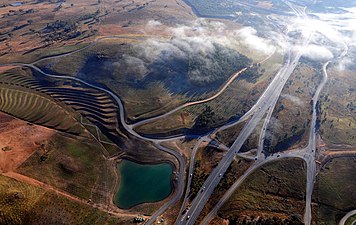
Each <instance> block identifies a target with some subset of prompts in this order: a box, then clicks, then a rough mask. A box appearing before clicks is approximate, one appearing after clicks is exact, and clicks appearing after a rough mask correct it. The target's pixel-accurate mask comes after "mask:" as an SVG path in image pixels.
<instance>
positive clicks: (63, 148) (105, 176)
mask: <svg viewBox="0 0 356 225" xmlns="http://www.w3.org/2000/svg"><path fill="white" fill-rule="evenodd" d="M101 148H102V146H100V145H98V144H97V143H96V142H92V141H90V140H83V139H75V138H72V137H66V136H63V135H59V134H57V135H54V136H53V137H52V138H51V139H49V140H48V141H46V142H43V143H40V149H39V150H38V151H36V152H35V153H34V154H33V155H32V156H31V157H30V158H29V159H28V160H27V161H25V162H24V163H23V164H22V165H21V166H20V167H19V168H18V172H20V173H22V174H24V175H27V176H30V177H33V178H35V179H37V180H40V181H42V182H44V183H47V184H50V185H53V186H54V187H57V188H59V189H61V190H64V191H66V192H68V193H71V194H73V195H75V196H78V197H79V198H82V199H85V200H88V199H92V200H93V201H94V202H99V203H107V202H108V201H109V196H110V193H112V189H113V185H115V175H114V172H113V168H111V166H112V165H110V164H109V162H107V161H106V160H105V159H104V157H103V156H102V152H101Z"/></svg>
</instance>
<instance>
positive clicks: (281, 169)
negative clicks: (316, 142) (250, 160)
mask: <svg viewBox="0 0 356 225" xmlns="http://www.w3.org/2000/svg"><path fill="white" fill-rule="evenodd" d="M305 182H306V174H305V163H304V162H303V161H302V160H300V159H283V160H278V161H274V162H270V163H268V164H266V165H264V166H262V167H261V168H259V169H258V170H256V171H255V172H253V173H252V174H251V175H250V176H249V177H248V178H247V179H246V180H245V181H244V182H243V184H242V185H241V186H240V187H239V188H238V189H237V190H236V191H235V192H234V193H233V195H232V196H231V198H230V199H229V200H228V202H226V203H225V204H224V205H223V207H222V208H221V210H220V211H219V213H218V214H219V216H220V217H222V218H225V219H229V218H230V219H232V218H243V217H245V216H256V215H259V216H262V217H263V218H271V217H273V216H277V217H280V218H286V217H288V216H290V215H292V214H298V215H300V217H301V216H302V215H303V213H304V205H305V202H304V194H305Z"/></svg>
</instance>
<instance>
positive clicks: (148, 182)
mask: <svg viewBox="0 0 356 225" xmlns="http://www.w3.org/2000/svg"><path fill="white" fill-rule="evenodd" d="M117 169H118V171H119V173H120V185H119V190H118V192H117V194H116V196H115V204H116V205H117V206H118V207H120V208H122V209H128V208H131V207H133V206H135V205H138V204H141V203H147V202H158V201H161V200H163V199H165V198H166V197H168V196H169V195H170V193H171V189H172V187H171V177H172V173H173V168H172V165H171V164H169V163H160V164H155V165H147V164H146V165H143V164H138V163H134V162H132V161H129V160H123V161H122V162H120V163H119V164H118V165H117Z"/></svg>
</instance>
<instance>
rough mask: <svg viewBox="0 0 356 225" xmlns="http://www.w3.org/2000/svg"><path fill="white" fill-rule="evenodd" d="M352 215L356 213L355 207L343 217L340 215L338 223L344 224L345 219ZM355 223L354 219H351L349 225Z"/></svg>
mask: <svg viewBox="0 0 356 225" xmlns="http://www.w3.org/2000/svg"><path fill="white" fill-rule="evenodd" d="M353 215H356V209H355V210H352V211H351V212H349V213H347V214H346V215H345V216H344V217H342V219H341V220H340V222H339V225H345V222H346V221H347V219H348V218H349V217H351V216H353ZM354 224H356V220H354V221H352V223H351V225H354Z"/></svg>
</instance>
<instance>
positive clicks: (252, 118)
mask: <svg viewBox="0 0 356 225" xmlns="http://www.w3.org/2000/svg"><path fill="white" fill-rule="evenodd" d="M289 6H290V7H291V8H292V9H293V10H294V12H295V13H296V14H297V15H298V16H300V15H302V16H305V12H302V11H300V10H299V9H294V8H293V6H291V5H290V4H289ZM313 34H314V32H312V33H311V34H310V37H309V38H307V39H306V40H304V41H303V44H302V46H303V47H306V46H307V45H308V44H309V42H310V39H311V37H312V35H313ZM107 38H126V37H122V36H109V37H100V38H97V39H96V40H95V42H93V43H91V44H89V45H87V46H85V47H83V48H81V49H78V50H75V51H72V52H69V53H64V54H61V55H56V56H49V57H45V58H43V59H40V60H38V61H36V62H34V63H30V64H27V63H10V64H6V65H3V66H22V67H29V68H32V69H33V70H35V71H38V72H40V73H41V74H43V75H45V76H48V77H52V78H56V79H67V80H74V81H77V82H80V83H82V84H84V85H86V86H88V87H91V88H94V89H97V90H100V91H103V92H105V93H107V94H109V95H110V96H111V97H112V98H113V99H114V100H115V101H116V103H117V105H118V106H119V117H120V122H121V124H122V126H123V127H124V129H125V130H126V131H127V132H129V133H130V134H131V135H133V136H135V137H137V138H139V139H141V140H145V141H149V142H152V143H153V144H154V145H155V146H156V147H157V148H158V149H160V150H162V151H165V152H167V153H169V154H172V155H173V156H175V157H176V158H177V160H178V162H179V168H178V170H179V172H178V177H177V182H178V185H177V186H178V187H177V190H176V193H175V195H174V196H173V197H172V198H171V199H170V200H169V201H168V202H167V203H165V204H164V205H163V206H162V207H161V208H160V209H159V210H158V211H156V212H155V213H154V214H153V215H152V217H151V218H150V219H149V220H148V221H147V223H146V224H152V223H153V222H155V220H156V219H157V217H158V216H160V215H161V214H163V213H164V212H165V211H166V210H167V209H168V208H169V207H170V206H172V205H173V204H175V203H176V202H178V201H179V199H180V198H181V197H182V196H183V192H184V175H185V171H184V170H185V162H184V158H183V156H182V155H181V154H180V153H178V152H176V151H174V150H172V149H169V148H166V147H163V146H162V145H160V143H162V142H164V141H173V140H178V139H182V138H185V136H184V135H181V136H177V137H168V138H148V137H144V136H142V135H140V134H138V133H137V132H136V131H134V127H136V126H139V125H143V124H146V123H149V122H153V121H156V120H159V119H162V118H164V117H166V116H168V115H171V114H173V113H174V112H177V111H179V110H181V109H183V108H184V107H188V106H191V105H195V104H201V103H205V102H208V101H211V100H213V99H215V98H217V97H218V96H219V95H220V94H221V93H223V91H225V89H226V88H227V87H228V86H229V85H230V84H231V83H232V82H233V81H234V80H235V79H236V78H237V77H238V75H240V74H241V73H243V72H244V71H245V70H246V69H248V67H246V68H244V69H242V70H240V71H238V72H237V73H235V74H234V75H233V76H231V77H230V78H229V79H228V80H227V82H226V83H225V84H224V85H223V86H222V87H221V88H220V90H219V91H218V92H217V93H216V94H214V95H213V96H211V97H209V98H207V99H203V100H199V101H195V102H188V103H185V104H183V105H181V106H179V107H177V108H175V109H173V110H171V111H169V112H167V113H165V114H162V115H159V116H156V117H152V118H149V119H146V120H143V121H140V122H137V123H135V124H127V123H126V120H125V110H124V106H123V103H122V101H121V99H120V98H119V97H118V96H117V95H116V94H115V93H113V92H112V91H110V90H108V89H105V88H102V87H99V86H96V85H93V84H90V83H88V82H86V81H83V80H81V79H79V78H76V77H72V76H65V75H53V74H49V73H46V72H44V71H42V70H41V69H40V68H38V67H37V66H36V65H34V64H35V63H38V62H41V61H44V60H47V59H54V58H60V57H64V56H68V55H71V54H74V53H76V52H79V51H82V50H84V49H86V48H88V47H90V46H92V45H94V44H95V43H96V42H97V41H99V40H102V39H107ZM131 38H132V37H131ZM346 47H347V46H346ZM302 53H303V49H302V48H300V49H299V51H298V52H291V50H290V49H288V53H287V57H286V61H285V64H284V66H283V67H282V68H281V69H280V70H279V71H278V73H277V74H276V75H275V77H274V79H273V80H272V81H271V83H270V84H269V86H268V87H267V88H266V90H265V91H264V92H263V94H262V95H261V97H260V98H259V99H258V101H257V102H256V103H255V105H254V106H253V107H252V108H251V109H250V110H249V111H248V112H247V113H246V114H245V115H243V116H242V117H241V118H240V119H239V120H238V121H236V122H233V123H229V124H226V125H224V126H222V127H220V128H218V129H216V130H215V131H213V132H211V133H209V134H207V135H205V136H203V137H201V138H200V139H199V140H198V142H197V143H196V144H195V146H194V148H193V151H192V155H191V159H190V164H189V172H188V174H187V185H186V191H185V196H184V199H183V204H182V206H181V209H180V213H179V215H178V217H177V220H176V223H175V224H177V225H180V224H188V225H189V224H194V223H195V221H196V219H197V218H198V216H199V215H200V212H201V211H202V209H203V208H204V206H205V204H206V203H207V201H208V200H209V198H210V196H211V195H212V193H213V191H214V189H215V188H216V186H217V185H218V184H219V182H220V180H221V179H222V178H223V175H224V174H225V172H226V170H227V169H228V167H229V166H230V164H231V163H232V161H233V160H234V157H235V156H236V155H241V154H240V153H239V150H240V148H241V146H242V145H243V143H244V142H245V141H246V140H247V138H248V137H249V136H250V135H251V133H252V132H253V131H254V130H255V129H256V127H257V125H258V124H259V122H260V121H261V120H262V119H263V118H264V116H265V115H266V118H265V121H264V123H263V127H262V129H261V133H260V137H259V143H258V148H257V155H256V160H255V162H254V163H253V165H252V166H251V167H249V168H248V169H247V171H246V172H245V173H244V174H243V175H242V176H241V177H240V178H239V179H238V180H237V181H236V182H235V183H234V184H233V185H232V186H231V188H230V189H229V190H228V191H227V192H226V193H225V194H224V196H223V197H222V198H221V199H220V201H219V202H218V204H217V205H216V206H215V207H214V208H213V210H212V211H211V212H210V213H209V214H208V215H207V217H205V218H204V221H203V224H207V223H208V222H209V221H210V220H211V218H213V216H214V215H215V214H216V212H217V211H218V210H219V209H220V207H221V206H222V205H223V204H224V203H225V202H226V201H227V200H228V199H229V197H230V196H231V195H232V194H233V192H234V191H235V190H236V189H237V188H238V187H239V186H240V185H241V184H242V183H243V181H244V180H245V179H246V178H247V177H248V176H249V175H250V174H251V173H253V172H254V171H255V170H256V169H258V168H260V167H261V166H262V165H264V164H265V163H267V162H271V161H273V160H277V159H280V158H288V157H297V158H302V159H304V160H305V161H306V163H307V185H306V207H305V215H304V222H305V224H306V225H310V224H311V200H312V193H313V188H314V182H315V173H316V168H315V157H316V139H317V138H316V137H317V130H316V120H317V109H316V107H317V102H318V99H319V95H320V92H321V90H322V89H323V87H324V85H325V84H326V82H327V77H328V75H327V67H328V65H329V63H330V61H329V62H326V63H325V64H324V65H323V79H322V81H321V83H320V84H319V86H318V88H317V90H316V93H315V94H314V96H313V99H312V101H313V114H312V121H311V125H310V132H309V143H308V146H307V147H306V148H304V149H301V150H295V151H286V152H282V153H280V154H277V155H271V156H269V157H267V158H266V157H263V142H264V138H265V133H266V128H267V125H268V123H269V121H270V118H271V116H272V113H273V110H274V108H275V105H276V103H277V101H278V99H279V97H280V94H281V92H282V90H283V87H284V86H285V84H286V82H287V80H288V78H289V77H290V75H291V74H292V72H293V71H294V69H295V67H296V66H297V64H298V62H299V60H300V58H301V56H302ZM346 53H347V49H346V50H345V51H344V52H343V53H342V54H343V55H346ZM269 57H270V56H269ZM250 67H251V66H250ZM247 119H249V120H247ZM242 121H247V124H246V125H245V126H244V127H243V129H242V131H241V132H240V134H239V136H238V137H237V139H236V140H235V141H234V143H233V144H232V146H231V147H230V148H229V149H226V146H225V148H224V146H219V148H220V147H221V148H224V150H227V152H226V154H225V155H224V157H223V158H222V159H221V161H220V162H219V164H218V165H217V166H216V167H215V168H214V170H213V171H212V173H211V174H210V175H209V177H208V178H207V180H206V181H205V182H204V185H203V187H202V188H201V190H200V191H199V193H198V194H197V196H196V198H195V199H194V200H193V201H192V203H191V205H190V207H189V209H188V210H187V211H186V213H184V214H183V211H184V210H185V209H186V207H187V203H188V197H189V192H190V185H191V180H192V176H191V174H193V171H194V164H195V156H196V152H197V151H198V148H199V146H200V145H201V144H202V143H203V142H204V141H209V140H211V139H210V138H209V136H210V134H215V133H217V132H219V131H222V130H225V129H227V128H230V127H232V126H235V125H236V124H237V123H240V122H242ZM117 129H119V128H118V127H117ZM345 221H346V219H345ZM340 225H343V224H341V221H340Z"/></svg>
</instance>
